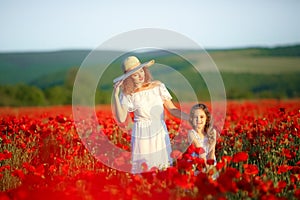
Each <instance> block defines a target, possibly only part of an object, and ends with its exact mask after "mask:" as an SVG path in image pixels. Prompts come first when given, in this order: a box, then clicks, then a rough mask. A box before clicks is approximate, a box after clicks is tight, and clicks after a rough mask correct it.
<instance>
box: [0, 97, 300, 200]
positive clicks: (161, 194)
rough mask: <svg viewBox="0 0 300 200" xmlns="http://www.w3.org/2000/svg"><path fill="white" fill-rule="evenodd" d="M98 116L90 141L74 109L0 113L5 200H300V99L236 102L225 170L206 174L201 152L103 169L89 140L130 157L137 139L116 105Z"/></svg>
mask: <svg viewBox="0 0 300 200" xmlns="http://www.w3.org/2000/svg"><path fill="white" fill-rule="evenodd" d="M184 109H185V111H186V112H188V111H189V110H188V108H184ZM96 115H97V120H98V122H99V124H100V128H99V127H98V128H97V127H93V126H94V125H93V124H91V129H89V130H86V132H87V133H86V134H87V135H88V136H89V137H86V138H85V137H79V135H78V133H77V130H76V127H75V123H74V119H73V117H72V106H53V107H35V108H33V107H32V108H29V107H27V108H25V107H24V108H4V107H3V108H0V147H1V148H0V199H1V200H2V199H7V200H8V199H87V200H92V199H106V200H108V199H143V200H146V199H178V200H179V199H300V149H299V146H300V131H299V129H300V104H299V100H272V99H269V100H257V101H254V100H253V101H250V100H249V101H228V102H227V112H226V118H225V123H224V127H223V128H222V130H219V131H220V135H219V137H218V140H217V146H216V158H217V164H216V165H215V166H214V165H210V167H209V168H208V169H207V170H205V171H204V170H203V169H204V166H205V164H204V161H203V160H202V159H200V158H195V157H192V156H191V154H192V152H194V151H201V149H197V148H195V147H194V146H189V148H187V149H186V150H185V151H181V150H178V149H174V150H173V152H172V154H171V157H173V158H174V164H173V166H171V167H168V168H167V169H164V170H157V169H153V170H152V171H150V172H145V173H142V174H135V175H133V174H130V173H128V172H123V171H120V170H117V168H118V167H119V166H122V165H125V164H126V162H125V161H126V160H130V157H128V155H129V154H123V155H114V158H115V159H114V160H113V163H111V165H110V166H116V167H115V168H114V167H110V166H107V165H105V164H103V163H102V162H100V161H99V159H97V158H96V157H95V156H94V152H91V151H90V149H88V148H87V146H86V145H84V144H87V141H86V140H87V138H89V141H88V142H92V143H95V144H97V142H98V140H99V137H98V134H99V132H100V131H101V133H102V134H105V135H106V137H107V138H108V139H109V140H110V141H111V143H112V144H114V145H115V146H117V147H119V148H121V149H123V150H125V151H127V152H129V151H130V139H131V137H130V132H123V131H122V130H121V129H120V128H119V126H118V125H117V124H116V123H115V121H114V118H113V116H112V113H111V111H110V106H100V105H99V106H97V107H96ZM86 121H88V119H86ZM217 121H218V119H217V118H215V122H216V123H217ZM166 123H167V127H168V129H169V132H170V137H171V139H172V141H173V140H178V139H180V140H181V142H182V143H186V139H187V138H186V137H185V136H186V133H187V129H188V128H189V127H188V124H185V125H184V126H183V127H186V129H185V128H180V126H179V123H180V122H179V121H178V120H177V119H174V118H171V117H170V116H167V118H166ZM178 135H179V136H181V137H176V136H178ZM91 138H93V139H92V140H91ZM99 148H100V149H101V147H98V149H99ZM95 151H96V150H95ZM101 156H102V158H103V159H105V156H108V155H107V154H103V155H101ZM208 164H210V163H209V162H208ZM145 169H147V166H145ZM216 174H217V178H216V177H215V175H216Z"/></svg>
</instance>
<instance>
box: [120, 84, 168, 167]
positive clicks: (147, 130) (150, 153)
mask: <svg viewBox="0 0 300 200" xmlns="http://www.w3.org/2000/svg"><path fill="white" fill-rule="evenodd" d="M170 99H172V97H171V95H170V93H169V92H168V90H167V89H166V87H165V85H164V84H163V83H160V84H158V85H157V86H155V87H153V88H150V89H147V90H143V91H139V92H136V93H133V94H130V95H123V94H121V104H126V105H127V107H128V112H133V113H134V125H133V128H132V136H131V150H132V151H131V153H132V170H131V171H132V173H140V172H144V171H147V170H150V169H151V168H152V167H157V168H159V169H162V168H166V167H168V166H170V165H171V164H172V159H171V157H170V154H171V143H170V138H169V133H168V130H167V126H166V124H165V121H164V106H163V101H164V100H170Z"/></svg>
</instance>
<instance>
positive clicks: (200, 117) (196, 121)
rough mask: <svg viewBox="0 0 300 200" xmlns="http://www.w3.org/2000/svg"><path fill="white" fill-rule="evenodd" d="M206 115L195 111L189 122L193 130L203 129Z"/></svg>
mask: <svg viewBox="0 0 300 200" xmlns="http://www.w3.org/2000/svg"><path fill="white" fill-rule="evenodd" d="M206 118H207V117H206V114H205V112H204V110H202V109H196V110H195V111H194V114H193V115H192V116H191V122H192V125H193V127H194V128H195V129H204V127H205V124H206Z"/></svg>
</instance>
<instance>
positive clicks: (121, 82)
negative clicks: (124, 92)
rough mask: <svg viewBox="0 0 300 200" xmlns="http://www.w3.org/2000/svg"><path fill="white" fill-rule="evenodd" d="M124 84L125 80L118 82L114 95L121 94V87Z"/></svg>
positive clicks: (115, 85)
mask: <svg viewBox="0 0 300 200" xmlns="http://www.w3.org/2000/svg"><path fill="white" fill-rule="evenodd" d="M122 84H123V80H121V81H118V82H116V83H115V84H114V95H115V96H116V95H119V93H120V86H121V85H122Z"/></svg>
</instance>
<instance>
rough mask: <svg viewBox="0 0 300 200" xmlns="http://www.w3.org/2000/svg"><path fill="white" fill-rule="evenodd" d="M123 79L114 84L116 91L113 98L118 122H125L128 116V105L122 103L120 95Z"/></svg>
mask: <svg viewBox="0 0 300 200" xmlns="http://www.w3.org/2000/svg"><path fill="white" fill-rule="evenodd" d="M122 83H123V81H120V82H117V83H116V84H115V85H114V91H113V99H114V102H115V104H114V108H115V111H116V117H117V120H118V122H120V123H123V122H125V120H126V118H127V110H128V109H127V107H126V105H122V104H121V101H120V97H119V93H120V86H121V85H122Z"/></svg>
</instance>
